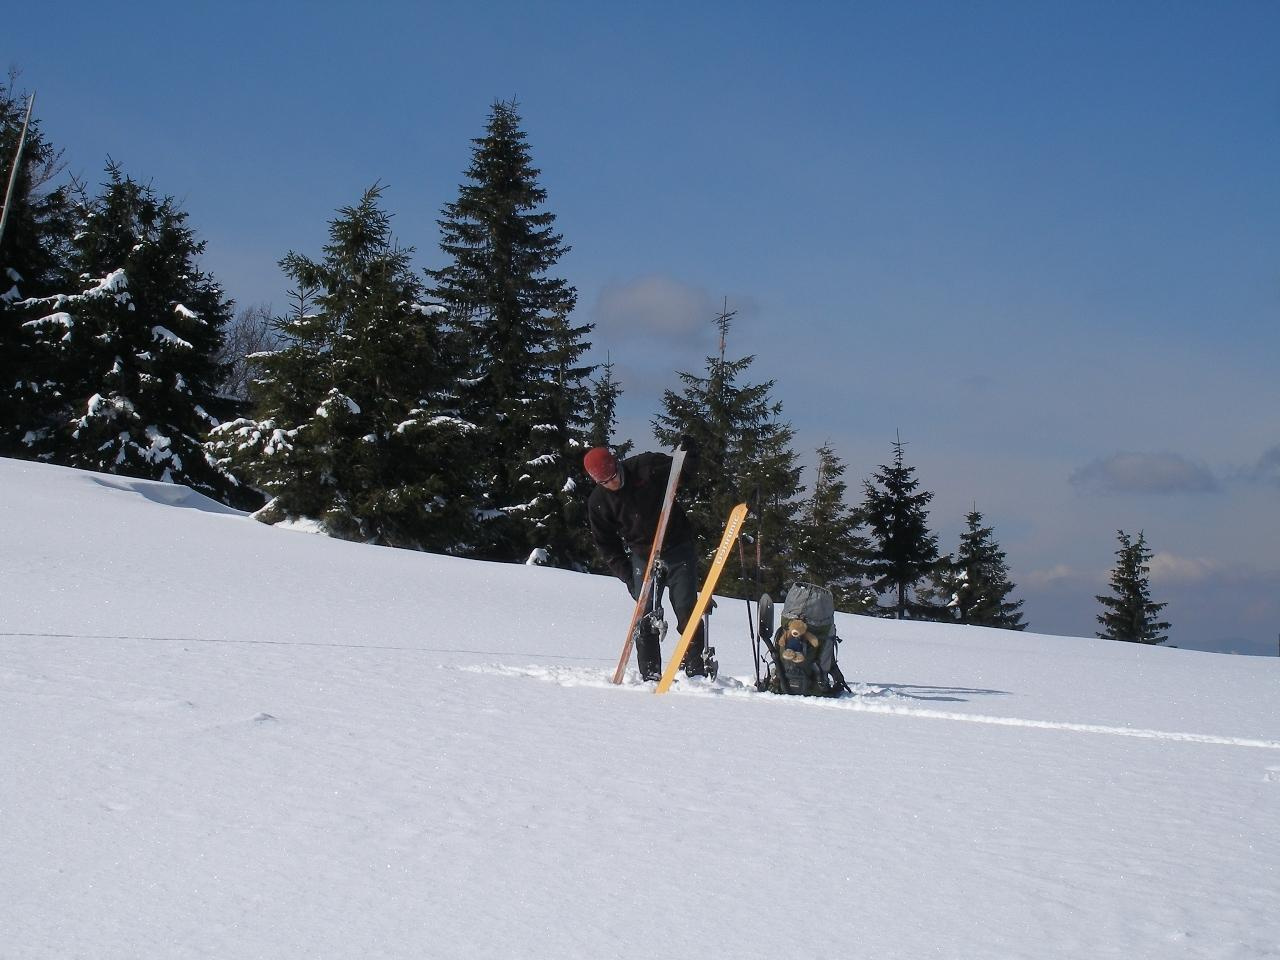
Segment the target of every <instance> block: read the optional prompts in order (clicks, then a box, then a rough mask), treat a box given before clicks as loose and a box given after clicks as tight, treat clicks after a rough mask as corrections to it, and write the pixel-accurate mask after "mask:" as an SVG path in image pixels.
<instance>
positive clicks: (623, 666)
mask: <svg viewBox="0 0 1280 960" xmlns="http://www.w3.org/2000/svg"><path fill="white" fill-rule="evenodd" d="M684 456H685V453H684V450H683V448H679V447H677V448H676V451H675V452H674V453H673V454H671V474H670V475H669V476H668V477H667V492H666V494H665V495H664V496H663V499H662V512H661V513H660V514H658V527H657V529H656V530H654V532H653V546H652V547H650V548H649V561H648V563H646V564H645V566H644V580H643V581H642V582H641V584H640V596H639V597H637V598H636V609H635V612H634V613H632V614H631V625H630V626H629V627H627V638H626V640H624V641H623V643H622V656H620V657H619V658H618V669H616V670H614V671H613V682H614V683H621V682H622V677H623V675H624V674H625V673H626V672H627V664H628V663H630V662H631V647H632V645H633V644H634V643H635V634H636V624H638V623H639V622H640V618H641V617H642V616H644V610H645V606H646V605H647V604H648V602H649V594H650V593H652V592H653V564H654V561H655V560H657V559H658V557H659V556H660V555H661V554H662V541H663V539H664V538H665V537H666V535H667V521H668V520H670V519H671V507H672V506H673V505H674V504H675V501H676V487H677V486H678V485H679V483H680V471H681V469H683V467H684Z"/></svg>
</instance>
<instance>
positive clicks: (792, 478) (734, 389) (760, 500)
mask: <svg viewBox="0 0 1280 960" xmlns="http://www.w3.org/2000/svg"><path fill="white" fill-rule="evenodd" d="M733 316H734V314H733V312H731V311H729V310H727V309H726V310H725V311H724V312H722V313H721V314H720V315H719V316H717V317H716V320H715V322H716V325H717V326H718V327H719V330H720V352H719V354H718V355H717V356H710V357H707V361H706V375H705V376H698V375H696V374H693V373H684V372H681V373H679V374H678V376H679V377H680V379H681V381H683V383H684V389H683V390H682V391H681V392H680V393H676V392H675V391H672V390H668V391H666V392H665V393H664V394H663V397H662V405H663V409H664V411H665V412H664V413H662V414H659V415H658V416H657V417H656V418H655V419H654V420H653V433H654V436H655V437H657V438H658V440H659V442H660V443H662V445H663V446H666V447H671V448H674V447H675V446H676V445H677V444H678V443H679V442H680V440H681V438H682V437H684V436H687V437H688V438H689V439H690V441H691V442H692V443H693V445H694V446H695V448H696V449H697V451H698V465H697V469H696V471H695V472H693V474H692V475H691V476H689V477H688V479H687V480H685V479H682V480H681V488H682V490H684V491H685V492H686V494H687V499H686V503H687V508H686V512H687V513H688V515H689V520H690V522H691V524H692V525H693V529H694V535H695V537H696V538H697V541H698V543H699V545H700V547H701V549H702V551H703V554H704V561H705V559H707V558H710V557H711V556H712V554H714V552H715V549H716V546H717V545H718V543H719V541H720V536H721V533H722V532H723V530H724V524H725V521H726V520H727V519H728V516H729V511H730V510H731V509H732V508H733V505H734V504H736V503H740V502H742V501H750V502H751V504H752V506H753V508H757V509H758V513H759V516H758V518H757V521H756V523H755V524H749V525H748V533H749V535H751V536H757V535H758V536H761V537H762V538H763V542H764V546H765V549H764V550H763V551H762V554H763V561H764V569H763V570H762V571H761V577H762V579H763V580H764V586H765V587H766V588H774V589H776V588H779V587H781V586H783V585H785V584H786V583H787V582H789V581H790V580H791V579H793V577H794V575H795V567H794V563H793V559H792V541H791V537H792V533H793V517H794V516H795V513H796V510H797V509H798V506H799V504H798V501H797V500H796V497H797V496H798V494H799V492H800V489H801V488H800V473H801V469H800V467H799V466H798V465H797V463H796V456H795V453H794V452H793V451H792V449H791V441H792V438H793V437H794V435H795V431H794V430H792V428H791V425H790V424H789V423H786V422H784V421H783V420H782V419H781V415H782V404H781V403H780V402H777V401H774V400H772V399H771V397H770V393H771V391H772V390H773V386H774V382H773V381H772V380H769V381H766V382H765V383H760V384H744V383H740V381H741V379H742V378H743V376H744V375H745V374H746V372H747V370H748V369H749V368H750V366H751V364H752V363H753V362H754V361H755V357H752V356H747V357H742V358H739V359H737V360H728V359H726V358H725V353H726V344H727V340H728V333H729V329H730V326H731V321H732V319H733ZM753 526H754V528H755V529H751V528H752V527H753ZM753 579H754V578H753V577H751V576H747V575H746V574H745V571H738V570H735V569H734V565H730V566H729V567H728V568H727V569H726V570H725V573H724V576H723V577H722V578H721V581H720V589H721V591H722V592H723V593H725V594H726V595H728V596H748V595H750V594H751V592H753V591H754V582H753Z"/></svg>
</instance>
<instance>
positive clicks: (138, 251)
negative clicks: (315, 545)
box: [29, 164, 234, 500]
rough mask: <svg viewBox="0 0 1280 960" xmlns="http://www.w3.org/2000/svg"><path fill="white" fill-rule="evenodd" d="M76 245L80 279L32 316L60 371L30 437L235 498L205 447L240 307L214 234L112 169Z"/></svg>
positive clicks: (68, 456) (66, 455)
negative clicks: (223, 280) (210, 268)
mask: <svg viewBox="0 0 1280 960" xmlns="http://www.w3.org/2000/svg"><path fill="white" fill-rule="evenodd" d="M76 216H77V220H78V232H77V234H76V237H75V240H74V249H73V252H72V258H71V260H72V269H73V273H74V275H75V277H76V278H77V285H76V286H75V287H74V288H72V289H71V290H68V291H66V292H64V293H58V294H55V295H54V296H51V297H45V298H41V299H38V300H36V301H32V302H31V303H32V304H33V305H37V304H38V306H39V311H40V312H41V313H43V316H40V317H38V318H37V319H36V320H34V321H32V322H31V323H30V327H31V329H32V330H33V331H34V334H35V340H36V350H37V352H39V353H40V354H41V356H42V357H43V358H44V360H45V362H46V369H47V370H48V371H50V373H49V381H48V382H50V383H55V384H56V388H55V389H53V390H45V391H43V396H42V398H41V401H40V402H41V419H42V421H43V422H44V423H45V424H46V425H47V426H46V427H45V428H44V429H42V430H40V431H38V432H37V433H35V434H34V435H33V436H32V437H31V438H30V439H29V446H30V448H31V451H32V453H33V454H34V455H36V456H38V457H39V458H40V459H44V460H48V461H51V462H54V463H61V464H65V465H68V466H73V467H81V468H83V469H87V470H96V471H99V472H103V473H118V474H123V475H126V476H132V477H141V478H144V479H151V480H164V481H170V482H173V483H184V484H187V485H188V486H190V487H192V488H193V489H195V490H199V491H200V492H202V493H205V494H207V495H209V496H211V497H215V498H218V499H222V500H227V499H228V498H231V499H234V491H233V486H234V485H233V483H232V482H231V480H230V478H228V477H227V476H226V474H225V473H223V472H222V471H221V470H219V469H218V468H217V467H216V466H215V465H213V464H212V463H211V462H210V461H209V459H208V458H207V456H206V455H205V451H204V448H203V440H204V436H205V433H206V432H207V431H208V429H209V428H210V427H211V426H213V425H215V424H216V422H217V421H216V420H215V419H214V417H213V415H212V414H210V413H209V412H208V411H209V409H210V408H211V407H212V406H213V405H214V403H215V400H216V387H217V384H218V382H219V380H220V379H221V376H222V372H223V371H222V369H221V367H220V366H219V364H218V362H217V360H216V355H217V352H218V350H219V348H220V347H221V344H222V329H223V325H224V324H225V323H226V322H227V320H228V318H229V317H230V310H231V303H230V301H228V300H227V299H225V298H224V297H223V295H222V290H221V289H220V288H219V287H218V285H217V283H215V282H214V280H213V278H212V277H210V276H209V275H208V274H206V273H204V272H203V271H202V270H200V268H199V267H198V266H197V262H198V258H199V255H200V254H201V252H202V251H203V250H204V243H203V241H199V240H197V239H196V237H195V233H194V232H193V231H192V230H191V228H190V227H188V226H187V223H186V220H187V215H186V213H184V212H183V211H182V210H180V209H179V208H178V206H177V204H176V202H175V201H174V200H173V198H172V197H163V198H162V197H159V196H157V195H156V193H155V192H154V190H153V189H152V188H151V187H150V186H146V185H143V184H139V183H137V182H135V181H134V180H132V179H131V178H129V177H128V176H126V175H125V174H124V173H123V172H122V171H121V169H120V167H119V166H118V165H116V164H110V165H108V168H107V182H106V183H105V184H103V191H102V193H101V195H100V196H98V197H95V198H92V199H89V198H82V200H81V202H80V205H79V209H78V211H77V215H76Z"/></svg>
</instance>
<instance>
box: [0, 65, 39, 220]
mask: <svg viewBox="0 0 1280 960" xmlns="http://www.w3.org/2000/svg"><path fill="white" fill-rule="evenodd" d="M35 104H36V94H35V91H34V90H33V91H31V96H29V97H28V98H27V117H26V119H25V120H23V121H22V134H21V135H20V136H19V137H18V149H17V152H16V153H14V155H13V169H12V170H10V171H9V186H8V189H6V190H5V192H4V210H2V211H0V243H3V242H4V225H5V223H7V222H8V220H9V206H10V205H11V204H12V202H13V188H14V185H15V184H16V183H17V182H18V168H19V167H21V166H22V148H23V147H24V146H25V145H26V142H27V126H28V125H29V124H30V123H31V108H32V107H34V106H35Z"/></svg>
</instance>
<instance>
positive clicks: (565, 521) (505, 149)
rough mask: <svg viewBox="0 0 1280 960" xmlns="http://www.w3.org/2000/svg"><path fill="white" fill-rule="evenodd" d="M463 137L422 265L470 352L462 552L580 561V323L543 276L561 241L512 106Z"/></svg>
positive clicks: (585, 397) (583, 555) (559, 283)
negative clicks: (469, 512) (471, 492)
mask: <svg viewBox="0 0 1280 960" xmlns="http://www.w3.org/2000/svg"><path fill="white" fill-rule="evenodd" d="M473 144H474V147H473V151H472V158H471V166H470V167H469V169H468V170H467V182H466V183H464V184H463V185H462V186H461V187H460V188H459V193H458V198H457V200H455V201H454V202H452V203H450V204H448V205H447V206H446V207H445V208H444V210H443V216H442V219H441V220H440V221H439V224H440V229H441V233H442V239H441V243H440V249H441V251H442V253H443V254H444V256H445V258H446V260H447V263H446V265H445V266H444V267H442V268H441V269H439V270H429V271H427V273H428V276H429V277H430V278H431V281H432V283H433V284H434V286H433V289H432V295H433V297H435V298H436V299H438V300H439V301H440V302H441V303H443V304H444V305H445V306H446V307H447V308H448V311H449V317H450V320H451V322H452V323H453V324H454V325H455V327H456V328H457V330H458V331H459V332H460V333H461V335H462V336H463V338H464V339H465V341H466V342H467V344H468V345H469V349H470V351H471V353H470V356H471V359H472V366H471V370H470V374H469V376H468V378H467V381H466V383H465V385H464V390H463V393H462V403H463V407H462V409H463V411H464V414H465V416H466V417H467V418H468V419H469V420H471V421H473V422H474V423H475V424H476V425H477V426H478V427H479V433H480V437H481V438H482V444H481V446H480V448H479V452H478V454H477V456H478V457H479V460H478V462H477V464H476V468H477V473H478V475H479V476H481V477H482V478H483V480H484V487H483V489H482V491H481V497H482V499H481V508H482V509H481V512H480V516H481V517H482V521H483V522H482V524H481V529H480V532H479V539H478V541H477V543H476V546H475V549H474V555H475V556H478V557H481V558H484V559H496V560H522V559H524V558H525V557H526V556H529V555H530V553H531V551H538V552H540V553H542V552H545V555H549V557H548V558H549V560H550V562H552V563H554V564H556V565H557V566H565V567H581V566H583V564H584V563H585V562H586V561H587V560H588V558H589V557H590V551H589V549H588V547H587V545H586V540H585V537H582V536H580V535H572V534H570V533H569V531H570V530H571V529H572V528H574V527H575V526H580V525H581V516H582V511H583V508H584V503H585V498H586V494H587V486H586V484H585V483H584V482H583V479H584V478H583V474H582V463H581V460H582V452H583V450H584V449H585V446H586V443H587V435H586V434H587V427H588V425H587V423H586V422H585V420H584V419H583V418H585V417H587V416H589V412H590V403H589V394H588V393H587V392H585V390H586V381H587V378H588V377H589V375H590V373H591V371H592V369H593V368H592V367H590V366H588V365H586V364H583V363H582V362H581V360H580V357H581V354H582V352H583V351H584V350H585V349H586V348H587V347H588V346H589V344H588V343H587V342H586V341H585V340H584V337H585V336H586V334H587V333H588V332H589V331H590V330H591V327H590V326H589V325H585V324H584V325H574V324H572V323H571V322H570V321H569V316H570V314H571V312H572V310H573V307H574V305H575V303H576V300H577V292H576V291H575V290H574V288H573V287H571V286H570V285H569V284H568V283H567V282H566V281H565V280H563V279H561V278H558V277H554V276H551V275H550V271H551V270H552V269H553V268H554V267H555V266H556V264H557V263H558V262H559V260H560V258H561V257H562V256H563V255H564V254H565V253H566V252H567V251H568V250H569V248H568V247H567V246H565V245H564V244H563V242H562V238H561V236H560V235H559V234H557V233H556V232H555V231H554V224H555V215H554V214H552V213H550V212H549V211H546V210H544V209H542V207H543V204H544V203H545V202H546V198H547V194H546V191H545V190H544V189H543V188H542V187H541V186H539V184H538V175H539V171H538V170H537V169H536V168H535V167H534V166H533V162H532V158H531V155H530V151H529V147H528V144H527V142H526V137H525V134H524V132H523V130H521V127H520V116H519V114H518V113H517V111H516V105H515V104H514V103H501V102H499V103H495V104H494V105H493V108H492V110H491V112H490V115H489V119H488V123H487V126H486V131H485V135H484V136H483V137H480V138H478V139H476V140H474V141H473Z"/></svg>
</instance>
